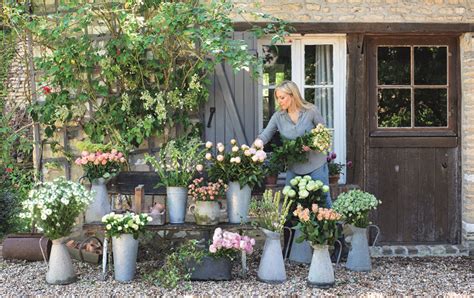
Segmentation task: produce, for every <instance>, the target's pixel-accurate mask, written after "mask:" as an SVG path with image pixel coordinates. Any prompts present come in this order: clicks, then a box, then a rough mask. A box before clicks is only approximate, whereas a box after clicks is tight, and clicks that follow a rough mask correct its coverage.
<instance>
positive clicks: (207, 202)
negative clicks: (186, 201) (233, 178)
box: [188, 177, 227, 225]
mask: <svg viewBox="0 0 474 298" xmlns="http://www.w3.org/2000/svg"><path fill="white" fill-rule="evenodd" d="M226 190H227V185H226V184H225V183H224V181H222V179H219V180H218V181H217V182H207V183H205V182H204V177H201V178H196V179H194V180H193V182H192V183H191V184H190V185H189V186H188V194H189V195H190V196H191V197H192V199H193V200H194V204H192V205H191V206H189V211H190V213H192V214H193V215H194V219H195V220H196V224H197V225H216V224H218V223H219V217H220V213H221V208H220V206H221V203H220V202H219V199H222V198H224V196H225V192H226Z"/></svg>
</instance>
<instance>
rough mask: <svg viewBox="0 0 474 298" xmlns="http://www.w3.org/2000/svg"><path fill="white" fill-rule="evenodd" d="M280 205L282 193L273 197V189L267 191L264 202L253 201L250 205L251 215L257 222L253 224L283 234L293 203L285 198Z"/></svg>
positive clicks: (277, 193) (264, 194)
mask: <svg viewBox="0 0 474 298" xmlns="http://www.w3.org/2000/svg"><path fill="white" fill-rule="evenodd" d="M280 203H281V193H280V192H279V191H278V192H276V193H275V195H273V191H272V190H271V189H267V190H265V192H264V193H263V198H262V200H253V201H252V203H251V204H250V214H251V215H253V216H255V221H253V222H252V224H255V225H256V226H258V227H260V228H263V229H267V230H269V231H272V232H277V233H281V232H282V231H283V227H284V226H285V222H286V217H287V216H288V213H289V212H290V207H291V205H292V203H293V201H292V200H291V199H289V198H288V196H285V199H284V200H283V203H282V204H280Z"/></svg>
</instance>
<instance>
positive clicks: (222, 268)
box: [187, 256, 232, 281]
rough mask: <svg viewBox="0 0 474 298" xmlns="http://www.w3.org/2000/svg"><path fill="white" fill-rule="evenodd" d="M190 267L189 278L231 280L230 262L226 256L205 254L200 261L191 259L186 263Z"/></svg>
mask: <svg viewBox="0 0 474 298" xmlns="http://www.w3.org/2000/svg"><path fill="white" fill-rule="evenodd" d="M187 266H188V268H194V269H192V273H191V280H196V281H204V280H216V281H219V280H231V279H232V262H231V261H230V260H229V259H228V258H213V257H211V256H205V257H203V258H202V260H201V262H200V263H197V262H196V261H191V262H189V263H188V264H187Z"/></svg>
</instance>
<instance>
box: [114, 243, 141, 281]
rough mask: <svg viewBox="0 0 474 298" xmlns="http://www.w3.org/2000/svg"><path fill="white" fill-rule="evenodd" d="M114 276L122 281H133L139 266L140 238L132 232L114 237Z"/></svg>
mask: <svg viewBox="0 0 474 298" xmlns="http://www.w3.org/2000/svg"><path fill="white" fill-rule="evenodd" d="M112 251H113V255H114V277H115V280H117V281H121V282H127V281H131V280H132V279H133V278H134V276H135V271H136V268H137V254H138V240H136V239H134V238H133V235H132V234H122V235H119V236H114V237H112Z"/></svg>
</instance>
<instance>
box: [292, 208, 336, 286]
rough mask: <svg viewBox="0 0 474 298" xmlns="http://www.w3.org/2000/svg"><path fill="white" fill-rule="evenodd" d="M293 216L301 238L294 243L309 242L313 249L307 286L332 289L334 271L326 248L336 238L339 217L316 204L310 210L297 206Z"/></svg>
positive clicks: (332, 211)
mask: <svg viewBox="0 0 474 298" xmlns="http://www.w3.org/2000/svg"><path fill="white" fill-rule="evenodd" d="M293 214H294V215H295V216H297V217H298V220H299V222H298V225H297V227H298V229H299V230H300V231H301V236H299V237H298V238H297V239H296V241H297V242H303V241H305V240H306V241H309V242H310V243H311V245H312V247H313V257H312V259H311V266H310V268H309V274H308V285H309V286H310V287H318V288H329V287H332V286H333V285H334V270H333V268H332V263H331V258H330V256H329V251H328V246H330V245H331V246H332V245H333V244H334V242H335V241H336V239H337V237H338V229H337V225H336V223H337V221H338V220H339V219H340V218H341V215H340V214H338V213H337V212H336V211H334V210H332V209H327V208H321V207H319V206H318V205H317V204H313V205H312V206H311V210H310V209H308V208H303V207H302V206H301V205H298V207H297V208H296V210H295V211H294V212H293Z"/></svg>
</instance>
